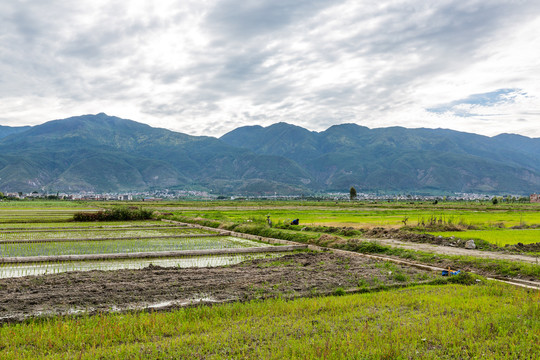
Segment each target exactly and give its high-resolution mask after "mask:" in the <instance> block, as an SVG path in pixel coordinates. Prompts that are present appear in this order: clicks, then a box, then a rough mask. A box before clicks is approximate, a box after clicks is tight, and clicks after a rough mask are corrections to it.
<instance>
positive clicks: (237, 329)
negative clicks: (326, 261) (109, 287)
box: [0, 282, 540, 359]
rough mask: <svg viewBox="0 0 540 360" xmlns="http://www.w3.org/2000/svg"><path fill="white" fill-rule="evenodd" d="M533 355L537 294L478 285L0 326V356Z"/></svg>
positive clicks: (538, 338) (539, 343) (539, 334)
mask: <svg viewBox="0 0 540 360" xmlns="http://www.w3.org/2000/svg"><path fill="white" fill-rule="evenodd" d="M539 353H540V295H539V294H538V292H531V291H526V290H524V289H519V288H515V287H511V286H507V285H503V284H497V283H489V284H486V283H485V282H481V283H480V284H479V285H472V286H464V285H445V286H418V287H411V288H405V289H401V290H389V291H382V292H376V293H368V294H357V295H346V296H335V297H322V298H312V299H297V300H293V301H284V300H279V299H277V300H266V301H259V302H251V303H245V304H244V303H234V304H227V305H220V306H212V307H206V306H203V307H197V308H186V309H181V310H177V311H172V312H164V313H132V314H111V315H98V316H89V317H88V316H86V317H75V318H70V317H68V318H63V317H57V318H53V319H49V320H45V321H43V320H39V321H30V322H26V323H21V324H12V325H9V324H6V325H3V326H2V327H1V328H0V357H1V358H2V359H72V358H76V359H98V358H99V359H119V358H120V359H412V358H414V359H442V358H444V359H465V358H467V359H468V358H478V359H518V358H519V359H537V357H538V354H539Z"/></svg>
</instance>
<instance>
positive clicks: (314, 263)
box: [0, 252, 438, 321]
mask: <svg viewBox="0 0 540 360" xmlns="http://www.w3.org/2000/svg"><path fill="white" fill-rule="evenodd" d="M261 256H262V258H259V259H251V260H246V261H243V262H241V263H238V264H236V265H229V266H218V267H202V268H195V267H189V268H181V267H178V266H174V267H168V265H170V263H169V264H167V263H164V264H162V265H167V267H165V266H163V267H162V266H158V265H156V264H158V263H157V261H156V262H155V261H153V260H152V261H151V262H150V263H151V264H152V265H150V263H147V264H148V265H147V266H146V267H145V268H143V269H139V270H137V269H126V268H124V269H121V270H115V271H102V270H91V271H72V272H64V273H59V274H54V275H40V276H24V277H17V278H5V279H0V320H3V321H17V320H21V319H25V318H27V317H32V316H35V315H39V314H69V313H73V312H74V311H76V310H78V311H81V310H84V311H89V312H103V311H104V312H108V311H116V310H119V309H120V310H121V309H136V308H139V309H140V308H145V307H149V306H152V305H155V304H160V303H161V304H162V303H168V304H183V303H185V302H190V301H194V302H200V301H201V299H208V301H209V302H223V301H238V300H241V301H245V300H249V299H258V298H269V297H277V296H279V297H291V298H294V297H301V296H315V295H318V294H327V293H332V292H334V291H347V290H350V289H353V290H358V289H366V290H367V289H369V288H374V287H375V288H376V287H381V286H392V285H398V286H400V285H406V284H410V283H423V282H426V281H429V280H432V279H434V278H436V277H437V276H438V275H437V274H434V273H431V272H426V271H422V270H419V269H414V268H408V267H402V266H399V265H396V264H393V263H388V262H383V261H376V260H372V259H367V258H362V257H359V256H342V255H336V254H333V253H327V252H299V253H294V254H288V255H284V256H282V257H279V258H273V257H268V256H264V255H261ZM168 260H169V259H168Z"/></svg>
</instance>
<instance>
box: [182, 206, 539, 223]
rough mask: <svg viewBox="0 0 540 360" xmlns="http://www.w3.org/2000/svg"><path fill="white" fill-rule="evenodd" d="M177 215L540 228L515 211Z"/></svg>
mask: <svg viewBox="0 0 540 360" xmlns="http://www.w3.org/2000/svg"><path fill="white" fill-rule="evenodd" d="M174 213H175V214H179V215H183V216H190V217H204V218H208V219H215V220H222V221H232V222H244V221H255V222H264V221H265V220H266V216H267V215H270V218H271V219H272V221H273V223H274V224H282V223H283V222H287V221H288V222H290V221H291V220H293V219H300V224H301V225H331V226H353V227H373V226H403V220H405V219H406V220H407V224H408V225H412V226H414V225H417V224H419V223H421V222H422V221H424V222H428V221H429V219H430V218H432V217H435V218H437V219H442V220H443V221H444V222H446V223H453V224H460V223H461V224H466V225H473V226H476V227H483V228H489V227H492V226H499V224H503V225H504V226H506V227H510V226H515V225H520V224H524V223H525V224H540V211H516V210H496V211H493V210H481V209H478V210H452V209H446V210H444V211H441V210H433V211H429V210H425V209H384V208H378V209H364V208H357V209H355V208H345V209H331V208H328V209H309V210H307V209H302V208H295V209H283V208H279V207H275V208H273V207H267V208H264V209H256V210H253V209H231V210H206V209H198V210H182V211H175V212H174Z"/></svg>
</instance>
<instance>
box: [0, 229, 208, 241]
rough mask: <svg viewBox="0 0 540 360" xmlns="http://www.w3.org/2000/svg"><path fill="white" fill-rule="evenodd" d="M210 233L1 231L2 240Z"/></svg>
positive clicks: (188, 231) (0, 237)
mask: <svg viewBox="0 0 540 360" xmlns="http://www.w3.org/2000/svg"><path fill="white" fill-rule="evenodd" d="M204 233H208V231H204V230H199V229H192V228H159V229H132V230H130V229H126V230H124V231H122V232H121V233H119V232H118V231H110V230H108V231H107V230H101V229H100V231H94V232H90V233H89V232H88V231H50V232H16V233H14V232H0V242H1V241H9V240H39V239H76V238H84V239H88V238H96V239H99V238H111V237H119V236H120V237H123V238H137V237H147V236H168V235H180V234H184V235H189V234H191V235H197V234H204Z"/></svg>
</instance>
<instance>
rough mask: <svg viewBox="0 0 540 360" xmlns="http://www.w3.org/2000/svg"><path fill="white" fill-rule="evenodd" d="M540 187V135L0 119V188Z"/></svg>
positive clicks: (287, 190)
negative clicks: (209, 129) (212, 132)
mask: <svg viewBox="0 0 540 360" xmlns="http://www.w3.org/2000/svg"><path fill="white" fill-rule="evenodd" d="M351 186H355V188H356V189H357V190H358V191H365V192H373V191H387V192H416V193H426V194H427V193H440V192H486V193H512V194H517V193H520V194H527V193H530V192H538V191H539V190H540V138H529V137H525V136H521V135H514V134H501V135H498V136H495V137H487V136H482V135H476V134H470V133H464V132H458V131H452V130H444V129H423V128H422V129H407V128H403V127H390V128H378V129H369V128H367V127H363V126H359V125H356V124H342V125H335V126H332V127H330V128H329V129H327V130H325V131H322V132H314V131H309V130H306V129H304V128H301V127H298V126H295V125H290V124H287V123H277V124H274V125H271V126H269V127H261V126H246V127H240V128H237V129H235V130H233V131H231V132H229V133H227V134H225V135H223V136H222V137H221V138H214V137H207V136H190V135H187V134H182V133H178V132H174V131H170V130H166V129H160V128H154V127H151V126H148V125H145V124H141V123H138V122H135V121H131V120H125V119H121V118H118V117H114V116H108V115H106V114H104V113H100V114H96V115H83V116H76V117H71V118H67V119H63V120H53V121H49V122H46V123H44V124H41V125H37V126H33V127H28V126H26V127H7V126H0V191H3V192H16V191H23V192H30V191H38V192H41V191H48V192H57V191H60V192H77V191H94V192H126V191H136V190H151V189H164V188H169V189H200V190H210V191H212V192H213V193H220V194H259V195H261V194H274V193H278V194H300V193H304V194H307V193H312V192H326V191H340V192H347V191H348V189H349V188H350V187H351Z"/></svg>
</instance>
